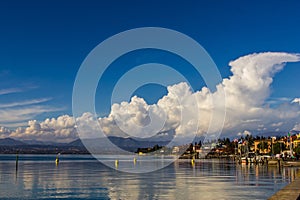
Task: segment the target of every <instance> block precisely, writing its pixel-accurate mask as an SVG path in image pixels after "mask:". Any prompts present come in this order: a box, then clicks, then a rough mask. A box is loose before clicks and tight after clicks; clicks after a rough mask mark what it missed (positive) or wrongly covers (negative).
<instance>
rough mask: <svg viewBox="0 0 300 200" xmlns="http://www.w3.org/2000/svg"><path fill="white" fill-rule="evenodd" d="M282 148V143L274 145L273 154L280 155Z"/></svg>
mask: <svg viewBox="0 0 300 200" xmlns="http://www.w3.org/2000/svg"><path fill="white" fill-rule="evenodd" d="M281 148H282V146H281V143H279V142H277V143H275V144H273V153H274V154H280V153H281V150H282V149H281Z"/></svg>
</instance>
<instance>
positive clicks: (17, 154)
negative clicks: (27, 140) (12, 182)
mask: <svg viewBox="0 0 300 200" xmlns="http://www.w3.org/2000/svg"><path fill="white" fill-rule="evenodd" d="M18 165H19V152H18V151H17V153H16V171H18Z"/></svg>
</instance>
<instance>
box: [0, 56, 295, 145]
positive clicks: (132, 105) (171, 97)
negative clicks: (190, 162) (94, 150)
mask: <svg viewBox="0 0 300 200" xmlns="http://www.w3.org/2000/svg"><path fill="white" fill-rule="evenodd" d="M299 61H300V55H299V54H291V53H281V52H266V53H255V54H250V55H246V56H243V57H240V58H238V59H236V60H234V61H231V62H230V63H229V66H230V67H231V72H232V75H231V76H230V77H228V78H224V79H223V81H222V82H221V83H220V84H218V85H217V86H216V88H217V89H216V91H214V92H210V91H209V89H208V88H206V87H203V88H202V89H201V90H200V91H196V92H192V91H191V88H190V87H189V85H188V84H187V83H178V84H175V85H171V86H168V87H167V90H168V93H167V95H165V96H164V97H162V98H161V99H160V100H158V102H157V103H156V104H153V105H148V104H147V103H146V102H145V101H144V99H142V98H140V97H133V98H132V99H131V101H130V102H121V103H117V104H113V105H112V107H111V113H110V114H109V115H108V116H107V117H103V118H99V119H96V118H95V116H92V114H90V113H84V114H83V115H82V116H81V117H79V118H78V119H77V122H79V123H78V124H79V126H80V127H85V130H86V131H85V132H86V134H91V135H93V134H96V136H97V133H96V132H97V131H98V128H99V125H100V127H101V129H102V131H103V132H104V133H105V134H106V135H114V136H122V137H128V136H133V137H140V138H143V137H151V136H155V135H156V134H158V135H161V136H162V135H169V133H172V134H173V135H174V137H176V138H187V137H193V136H194V135H195V134H198V135H202V134H205V133H206V132H207V130H208V128H209V125H210V123H211V119H212V117H213V115H216V116H214V117H216V119H218V116H220V118H221V116H222V114H223V112H224V110H218V109H219V107H218V103H225V111H226V118H225V121H224V127H223V133H224V134H231V135H236V134H238V133H240V135H245V134H249V135H250V134H253V131H256V130H259V131H279V127H280V130H290V129H292V128H293V127H294V126H295V124H299V122H300V106H299V104H297V103H299V100H298V99H295V100H294V101H293V103H287V102H286V101H283V103H281V104H279V105H278V106H277V107H275V108H274V107H270V106H269V105H268V102H267V99H268V98H269V96H270V93H271V91H270V86H271V84H272V82H273V77H274V76H275V74H276V73H278V72H279V71H281V70H282V69H283V68H284V66H285V65H286V63H288V62H299ZM223 92H225V97H226V98H225V99H224V98H223V96H224V95H223ZM222 124H223V123H222ZM74 126H75V123H74V120H73V118H72V117H70V116H67V115H64V116H60V117H58V118H57V119H55V118H53V119H46V120H45V121H43V122H40V123H39V122H37V121H30V122H29V123H28V127H26V128H18V129H16V130H14V131H11V132H10V133H7V131H6V135H7V134H9V135H10V136H13V137H19V138H26V137H28V138H33V137H38V138H41V139H42V138H43V139H48V140H49V139H53V138H57V139H59V140H62V141H63V140H67V139H73V138H76V137H77V134H76V131H75V129H74ZM214 126H218V125H217V124H213V127H214ZM195 127H196V129H195ZM0 130H1V129H0ZM215 131H217V129H216V130H215ZM241 131H243V132H241ZM3 132H5V131H4V130H3Z"/></svg>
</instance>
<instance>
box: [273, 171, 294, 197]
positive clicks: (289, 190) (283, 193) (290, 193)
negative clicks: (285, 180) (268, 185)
mask: <svg viewBox="0 0 300 200" xmlns="http://www.w3.org/2000/svg"><path fill="white" fill-rule="evenodd" d="M286 199H290V200H299V199H300V170H299V171H298V172H297V174H296V177H295V179H294V180H293V181H292V182H291V183H290V184H288V185H287V186H285V187H284V188H282V189H281V190H279V191H277V192H276V193H275V194H274V195H272V196H271V197H270V198H268V200H286Z"/></svg>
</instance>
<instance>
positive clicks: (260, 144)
mask: <svg viewBox="0 0 300 200" xmlns="http://www.w3.org/2000/svg"><path fill="white" fill-rule="evenodd" d="M257 148H258V149H261V150H263V151H264V150H265V149H268V148H269V144H268V143H267V142H260V143H259V144H258V145H257Z"/></svg>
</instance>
